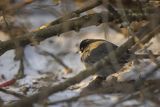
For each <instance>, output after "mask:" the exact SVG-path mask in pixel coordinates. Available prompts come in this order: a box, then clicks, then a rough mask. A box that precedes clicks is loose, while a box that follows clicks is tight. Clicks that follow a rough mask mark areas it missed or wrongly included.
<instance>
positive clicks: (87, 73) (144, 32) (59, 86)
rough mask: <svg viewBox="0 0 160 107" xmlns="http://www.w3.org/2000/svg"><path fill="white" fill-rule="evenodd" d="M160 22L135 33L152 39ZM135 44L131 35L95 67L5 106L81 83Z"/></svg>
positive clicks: (16, 106)
mask: <svg viewBox="0 0 160 107" xmlns="http://www.w3.org/2000/svg"><path fill="white" fill-rule="evenodd" d="M159 24H160V18H159V19H158V20H157V23H155V24H154V25H153V24H152V23H149V24H147V25H146V26H144V27H143V28H141V29H140V30H139V32H137V33H136V34H135V35H136V36H137V37H138V38H139V39H140V40H141V39H142V38H144V37H145V36H146V35H147V34H148V35H147V36H148V38H150V39H151V38H152V37H153V36H154V35H153V34H154V33H155V32H157V30H156V31H155V30H154V28H157V26H159ZM151 25H152V27H150V26H151ZM150 32H151V33H150ZM148 40H149V39H148ZM146 42H148V41H145V42H143V43H146ZM134 44H135V41H134V38H133V37H131V38H130V39H128V41H127V42H125V43H124V44H123V45H121V46H120V47H119V48H117V49H116V51H115V52H113V51H112V52H110V53H109V55H108V56H106V57H105V58H104V59H102V60H100V61H99V62H97V63H95V64H94V65H93V67H91V68H88V69H86V70H84V71H81V72H80V73H79V74H77V75H76V76H74V77H72V78H69V79H68V80H66V81H64V82H61V83H59V84H57V85H54V86H52V87H46V88H45V89H44V90H42V91H40V92H39V93H37V94H34V95H32V96H29V97H26V98H24V99H22V100H20V101H17V102H15V103H13V104H10V105H6V106H4V107H28V106H31V105H32V104H33V103H36V102H38V101H42V100H44V99H46V98H48V97H49V96H50V95H52V94H54V93H56V92H59V91H63V90H65V89H66V88H68V87H69V86H71V85H74V84H76V83H79V82H81V81H82V80H84V79H85V78H87V77H89V76H90V75H93V74H95V73H96V71H98V69H100V68H103V67H104V66H111V65H107V64H108V63H109V59H111V56H112V55H113V54H114V55H116V56H117V58H120V56H122V55H123V53H125V52H126V51H127V50H128V49H129V48H131V47H132V46H133V45H134ZM110 74H111V73H110ZM108 75H109V74H108Z"/></svg>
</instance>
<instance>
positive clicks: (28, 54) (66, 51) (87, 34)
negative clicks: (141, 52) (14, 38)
mask: <svg viewBox="0 0 160 107" xmlns="http://www.w3.org/2000/svg"><path fill="white" fill-rule="evenodd" d="M53 19H54V17H53V16H37V15H35V16H30V17H26V19H25V20H28V21H29V22H30V23H33V24H32V28H31V29H34V28H37V27H38V26H40V25H42V24H44V23H47V22H50V21H52V20H53ZM100 28H101V26H98V27H97V26H92V27H87V28H84V29H82V30H80V32H78V33H77V32H74V31H72V32H68V33H64V34H61V35H60V37H51V38H49V39H46V40H45V41H43V42H41V43H40V45H38V46H36V47H38V49H39V48H40V49H42V50H46V51H49V52H52V53H54V54H55V55H57V56H58V57H59V58H60V59H62V60H63V61H64V63H65V64H66V65H67V66H69V67H70V68H72V69H73V73H71V74H63V72H64V68H63V67H62V66H60V65H59V64H58V63H57V62H56V61H55V60H54V59H52V58H51V57H46V56H43V55H40V54H39V53H38V52H37V48H36V47H34V46H30V45H28V46H26V47H25V50H24V52H25V58H26V59H27V62H26V64H25V74H26V77H25V78H23V79H20V80H18V81H17V84H18V87H17V86H16V85H13V86H10V87H8V89H9V90H14V91H16V92H21V90H20V89H21V88H23V87H29V88H30V90H29V92H28V93H27V94H28V95H31V94H33V93H35V92H37V91H38V90H36V89H37V88H40V87H43V86H48V85H50V84H54V83H56V82H59V81H63V80H64V79H63V78H69V77H72V76H74V75H75V74H78V73H79V72H80V71H81V70H84V69H85V67H84V65H83V64H82V62H81V61H80V56H79V54H78V53H77V52H78V45H79V43H80V41H81V40H83V39H86V38H101V39H104V38H105V37H104V32H102V31H101V30H100ZM105 30H106V29H105ZM109 32H110V33H109V35H107V37H108V38H107V39H108V40H109V41H111V42H113V43H115V44H117V45H120V44H122V43H123V42H124V41H125V39H124V36H123V35H121V34H118V33H116V32H115V31H113V30H111V29H110V30H109ZM0 35H1V34H0ZM1 39H2V40H6V39H7V38H6V39H4V37H1ZM155 40H156V39H155ZM50 41H53V43H50ZM153 41H154V40H153ZM157 44H159V43H158V42H156V44H154V45H156V46H151V49H153V50H154V51H157V52H158V50H159V49H160V47H159V45H157ZM48 62H50V63H49V64H48ZM18 67H19V62H18V61H17V62H15V61H14V51H13V50H10V51H7V52H6V53H5V54H3V55H1V56H0V74H1V75H4V76H5V77H6V79H7V80H8V79H11V78H13V77H14V75H15V74H16V73H17V71H18ZM154 67H155V64H154V63H151V61H149V60H143V61H141V63H140V65H134V66H131V67H130V69H127V70H126V72H122V73H120V74H118V79H119V80H120V81H125V80H129V79H131V80H132V79H136V78H138V77H139V75H143V74H144V72H142V71H145V72H146V71H150V70H151V69H153V68H154ZM139 71H140V72H139ZM39 72H41V73H39ZM47 72H51V73H52V74H53V75H58V79H56V76H53V77H51V79H52V80H51V81H50V82H49V83H47V82H46V81H43V79H44V78H47V76H48V75H47V74H45V73H47ZM137 72H138V73H137ZM114 75H117V74H114ZM155 76H156V78H159V76H160V73H159V71H158V72H157V74H156V75H155ZM42 78H43V79H42ZM90 80H91V78H89V79H86V80H85V81H82V82H81V83H79V84H77V85H75V86H77V87H78V89H76V90H71V89H67V90H66V91H64V92H59V93H56V94H54V95H52V96H50V97H49V100H51V101H58V100H61V99H67V98H70V97H73V96H76V95H78V94H79V92H80V91H81V90H82V87H85V86H86V85H87V84H88V82H89V81H90ZM1 81H4V80H1ZM19 88H20V89H19ZM0 96H1V98H2V99H3V100H4V101H6V102H8V101H12V100H17V99H16V98H15V97H12V96H11V95H7V94H4V93H1V92H0ZM118 99H119V95H118V94H116V95H114V94H107V95H90V96H88V97H85V98H81V99H80V100H79V101H77V102H74V103H72V104H71V105H72V106H73V107H85V106H87V107H97V106H100V107H104V106H105V107H107V106H108V107H110V106H111V105H112V104H114V103H115V102H117V101H118ZM93 102H94V103H93ZM133 104H134V105H141V103H140V102H138V101H136V100H132V101H126V102H124V103H123V104H122V105H125V106H131V105H133ZM148 104H149V105H150V104H151V103H149V102H147V105H148ZM151 105H152V104H151ZM151 105H150V106H151ZM36 106H37V107H40V105H36ZM36 106H35V107H36ZM65 106H67V104H66V103H62V104H57V105H53V106H50V107H65ZM141 106H142V107H143V105H141Z"/></svg>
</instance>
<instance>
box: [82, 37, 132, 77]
mask: <svg viewBox="0 0 160 107" xmlns="http://www.w3.org/2000/svg"><path fill="white" fill-rule="evenodd" d="M117 47H118V46H117V45H115V44H113V43H111V42H108V41H106V40H102V39H85V40H83V41H82V42H81V43H80V51H81V53H82V54H81V60H82V62H84V64H85V66H86V67H91V66H93V64H94V63H96V62H97V61H99V60H101V59H103V58H104V57H105V56H106V55H107V54H108V53H109V52H111V51H112V50H115V49H116V48H117ZM129 56H130V55H129V52H126V53H125V54H124V55H123V56H122V57H121V58H120V60H117V58H116V56H113V58H112V59H111V60H110V61H111V63H108V64H111V65H112V66H109V67H107V66H106V67H104V68H100V69H99V71H98V73H97V75H98V76H100V77H106V76H108V75H109V74H112V73H114V72H117V71H118V70H119V69H120V68H121V66H123V65H124V64H125V63H126V62H127V59H128V57H129Z"/></svg>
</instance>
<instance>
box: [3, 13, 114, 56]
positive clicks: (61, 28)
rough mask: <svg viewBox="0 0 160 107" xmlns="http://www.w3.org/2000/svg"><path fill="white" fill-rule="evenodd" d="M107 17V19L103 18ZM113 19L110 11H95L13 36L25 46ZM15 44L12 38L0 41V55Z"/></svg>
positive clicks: (13, 47)
mask: <svg viewBox="0 0 160 107" xmlns="http://www.w3.org/2000/svg"><path fill="white" fill-rule="evenodd" d="M106 17H108V20H106V19H105V18H106ZM112 20H114V17H113V15H111V14H110V13H106V12H102V13H95V14H90V15H85V16H82V17H80V18H77V19H73V20H70V21H66V22H63V23H61V24H57V25H54V26H50V27H47V28H44V29H42V30H39V31H35V32H30V33H27V34H25V35H23V36H19V37H17V38H15V41H16V42H18V43H19V44H20V46H22V47H23V46H26V45H28V44H30V43H32V42H34V41H36V42H38V43H39V42H40V41H43V40H45V39H47V38H49V37H52V36H56V35H60V34H62V33H64V32H68V31H72V30H75V31H79V30H80V29H81V28H84V27H88V26H92V25H99V24H101V23H103V22H107V21H112ZM15 48H16V44H15V43H14V41H13V40H7V41H4V42H2V41H1V42H0V55H2V54H4V53H5V52H6V51H8V50H11V49H15Z"/></svg>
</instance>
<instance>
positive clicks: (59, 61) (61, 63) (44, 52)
mask: <svg viewBox="0 0 160 107" xmlns="http://www.w3.org/2000/svg"><path fill="white" fill-rule="evenodd" d="M39 53H40V54H42V55H47V56H51V57H52V58H53V59H55V60H56V61H57V62H58V63H59V64H60V65H61V66H62V67H64V68H65V70H66V71H65V73H71V72H72V69H71V68H70V67H68V66H67V65H66V64H65V63H64V62H63V61H62V60H61V59H60V58H58V57H57V56H56V55H54V54H53V53H50V52H47V51H44V50H43V51H42V52H39Z"/></svg>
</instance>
